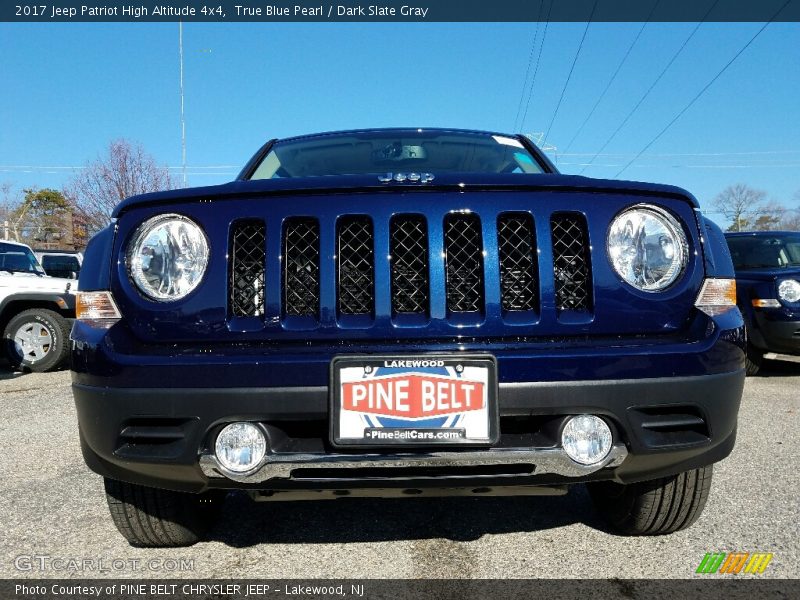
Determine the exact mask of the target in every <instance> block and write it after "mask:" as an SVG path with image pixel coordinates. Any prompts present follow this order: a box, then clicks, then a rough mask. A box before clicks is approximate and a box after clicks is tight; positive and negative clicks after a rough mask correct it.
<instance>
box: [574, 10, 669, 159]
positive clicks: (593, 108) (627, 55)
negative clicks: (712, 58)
mask: <svg viewBox="0 0 800 600" xmlns="http://www.w3.org/2000/svg"><path fill="white" fill-rule="evenodd" d="M659 2H661V0H656V2H655V4H653V8H652V9H650V14H649V15H647V19H646V20H645V22H644V23H642V26H641V28H640V29H639V33H637V34H636V37H635V38H633V41H632V42H631V45H630V46H628V49H627V51H626V52H625V56H623V57H622V60H621V61H620V63H619V64H618V65H617V68H616V70H615V71H614V74H613V75H612V76H611V79H609V80H608V83H607V84H606V87H605V89H604V90H603V92H602V93H601V94H600V97H599V98H598V99H597V102H595V103H594V106H592V110H590V111H589V114H588V115H586V118H585V119H584V120H583V123H581V125H580V127H578V131H576V132H575V135H573V136H572V139H571V140H570V141H569V142H568V143H567V146H566V148H564V151H567V150H569V149H570V147H571V146H572V142H574V141H575V139H576V138H577V137H578V136H579V135H580V134H581V132H582V131H583V128H584V127H586V124H587V123H588V122H589V119H591V118H592V115H594V111H596V110H597V107H598V106H599V105H600V102H602V100H603V98H605V97H606V93H607V92H608V90H609V88H611V84H612V83H614V80H615V79H616V78H617V75H619V72H620V70H621V69H622V66H623V65H624V64H625V63H626V62H627V60H628V57H629V56H630V55H631V51H632V50H633V47H634V46H635V45H636V42H638V41H639V38H640V37H642V32H643V31H644V28H645V27H647V24H648V23H649V22H650V19H651V18H652V16H653V13H654V12H655V11H656V7H657V6H658V3H659ZM562 156H563V153H562Z"/></svg>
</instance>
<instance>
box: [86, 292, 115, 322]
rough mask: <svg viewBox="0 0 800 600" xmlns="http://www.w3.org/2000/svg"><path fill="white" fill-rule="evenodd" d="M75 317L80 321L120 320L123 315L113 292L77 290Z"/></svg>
mask: <svg viewBox="0 0 800 600" xmlns="http://www.w3.org/2000/svg"><path fill="white" fill-rule="evenodd" d="M75 318H76V319H78V320H80V321H101V320H108V319H114V320H119V319H120V318H121V315H120V314H119V309H118V308H117V304H116V302H114V297H113V296H112V295H111V292H77V293H76V294H75Z"/></svg>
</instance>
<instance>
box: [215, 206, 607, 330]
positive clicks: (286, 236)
mask: <svg viewBox="0 0 800 600" xmlns="http://www.w3.org/2000/svg"><path fill="white" fill-rule="evenodd" d="M430 226H431V224H429V223H428V221H427V220H426V219H425V217H424V216H422V215H410V214H409V215H402V214H401V215H395V216H394V217H392V219H391V220H390V222H389V232H388V233H389V236H388V237H389V239H388V244H389V248H388V250H389V273H388V275H389V282H390V285H391V290H390V295H391V307H392V313H393V314H395V315H406V314H411V315H422V316H427V315H429V314H430V311H431V293H432V290H431V280H430V277H431V262H430V255H431V254H430V253H431V252H434V251H435V252H437V255H438V253H439V252H442V253H443V259H444V265H443V267H444V273H443V274H442V275H443V279H444V288H445V289H444V292H445V298H444V299H443V301H444V303H445V305H446V308H447V311H448V313H451V314H453V313H456V314H457V313H479V314H481V313H483V312H484V310H485V302H486V282H485V279H484V262H485V260H486V256H487V253H486V252H485V251H484V241H483V233H482V224H481V219H480V217H479V216H478V215H477V214H475V213H470V212H454V213H450V214H448V215H447V216H446V217H445V219H444V222H443V223H442V225H441V226H442V228H443V229H442V230H441V233H442V238H440V239H441V240H442V243H443V247H441V248H439V249H434V248H432V247H431V241H430V237H429V227H430ZM320 227H321V225H320V222H319V221H318V220H317V219H315V218H309V217H292V218H289V219H287V220H286V221H285V222H284V225H283V231H282V240H281V252H282V262H281V268H282V273H281V288H282V289H281V293H280V301H281V305H282V313H283V315H284V316H286V317H312V318H319V316H320V310H321V307H320V305H321V297H322V294H321V289H320V288H321V285H322V284H321V281H322V280H321V263H322V260H323V257H325V256H331V255H333V256H334V258H335V265H336V272H335V277H336V285H337V290H336V308H337V310H338V314H340V315H343V316H347V315H353V316H358V315H366V316H374V315H375V285H376V279H375V277H376V276H375V269H376V265H375V256H376V254H375V253H376V248H375V234H374V230H373V222H372V219H371V218H370V217H367V216H363V215H348V216H344V217H341V218H339V219H338V221H337V222H336V228H335V242H334V243H335V246H334V247H333V248H331V249H330V250H329V251H328V252H326V251H325V250H324V249H321V248H320V244H321V240H322V239H323V236H322V235H321V231H320ZM496 232H497V261H498V263H497V266H498V271H499V282H498V283H499V297H500V304H501V308H502V309H503V311H504V313H509V312H519V313H530V312H534V313H535V312H538V310H539V309H540V265H539V252H538V245H537V239H536V229H535V223H534V219H533V217H532V216H531V215H530V214H529V213H525V212H506V213H501V214H500V215H499V216H498V218H497V223H496ZM332 233H333V232H332ZM550 234H551V239H550V243H551V248H552V254H553V263H552V273H553V278H554V287H555V307H556V309H557V310H559V311H561V312H563V311H589V310H591V308H592V280H591V264H590V255H589V242H588V233H587V226H586V219H585V218H584V216H583V215H581V214H579V213H569V212H562V213H555V214H553V215H552V217H551V219H550ZM328 239H330V238H328ZM265 248H266V230H265V223H264V222H263V221H260V220H242V221H236V222H234V223H233V225H232V227H231V258H230V275H229V306H230V311H231V314H232V315H233V316H236V317H248V316H249V317H253V316H255V317H262V316H263V315H264V314H265V305H266V301H267V300H268V298H266V297H265V296H268V295H269V292H267V293H266V294H265V279H266V269H267V266H266V265H267V256H266V253H265ZM381 256H382V254H381ZM434 264H436V263H434ZM438 264H439V265H441V263H438Z"/></svg>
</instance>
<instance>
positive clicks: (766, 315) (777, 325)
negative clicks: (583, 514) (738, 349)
mask: <svg viewBox="0 0 800 600" xmlns="http://www.w3.org/2000/svg"><path fill="white" fill-rule="evenodd" d="M754 318H755V327H751V328H750V330H749V331H748V333H749V334H750V341H751V343H752V344H753V345H754V346H756V347H757V348H760V349H761V350H764V351H767V352H779V353H781V354H800V315H798V314H797V313H791V312H788V311H773V312H768V311H767V310H763V311H759V312H756V313H755V316H754Z"/></svg>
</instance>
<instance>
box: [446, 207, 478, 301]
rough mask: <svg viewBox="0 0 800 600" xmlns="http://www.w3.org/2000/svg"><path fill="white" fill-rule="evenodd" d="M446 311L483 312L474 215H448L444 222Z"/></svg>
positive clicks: (476, 223)
mask: <svg viewBox="0 0 800 600" xmlns="http://www.w3.org/2000/svg"><path fill="white" fill-rule="evenodd" d="M444 249H445V276H446V285H447V309H448V310H449V311H450V312H481V311H482V310H483V239H482V236H481V222H480V219H479V218H478V216H477V215H475V214H451V215H448V216H447V218H446V219H445V222H444Z"/></svg>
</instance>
